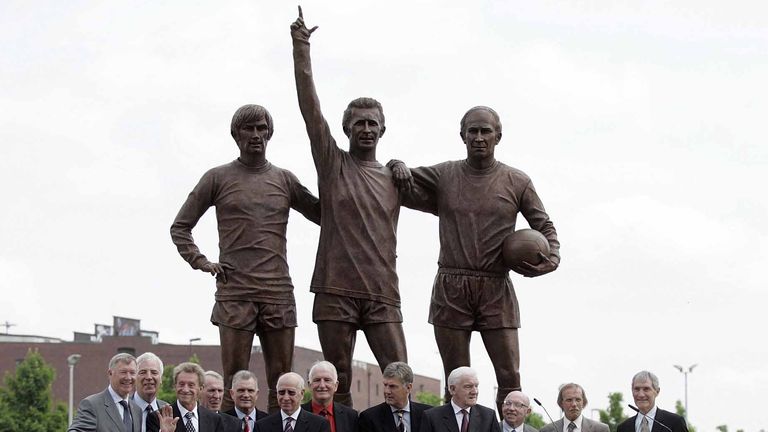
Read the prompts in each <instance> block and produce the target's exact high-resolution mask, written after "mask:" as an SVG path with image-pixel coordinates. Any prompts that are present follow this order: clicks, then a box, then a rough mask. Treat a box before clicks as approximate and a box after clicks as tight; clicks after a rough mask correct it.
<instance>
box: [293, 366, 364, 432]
mask: <svg viewBox="0 0 768 432" xmlns="http://www.w3.org/2000/svg"><path fill="white" fill-rule="evenodd" d="M308 383H309V390H310V391H311V392H312V399H311V400H310V401H309V402H307V403H305V404H303V405H301V408H302V409H305V410H307V411H309V412H311V413H312V414H316V415H319V416H320V417H325V419H326V420H328V423H329V424H330V425H331V432H357V411H355V410H353V409H352V408H350V407H348V406H346V405H344V404H341V403H334V402H333V395H334V394H336V390H337V389H338V388H339V374H338V373H337V372H336V366H334V365H333V364H332V363H331V362H328V361H325V360H323V361H319V362H316V363H315V364H314V365H312V368H311V369H309V379H308Z"/></svg>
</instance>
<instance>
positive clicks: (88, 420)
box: [67, 353, 141, 432]
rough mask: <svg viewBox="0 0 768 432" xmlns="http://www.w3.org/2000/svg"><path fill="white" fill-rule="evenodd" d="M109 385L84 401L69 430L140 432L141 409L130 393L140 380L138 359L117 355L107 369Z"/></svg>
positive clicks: (73, 431)
mask: <svg viewBox="0 0 768 432" xmlns="http://www.w3.org/2000/svg"><path fill="white" fill-rule="evenodd" d="M107 376H108V377H109V386H107V389H106V390H104V391H103V392H101V393H96V394H94V395H90V396H88V397H87V398H85V399H83V400H82V401H81V402H80V406H78V408H77V414H76V415H75V418H74V419H72V424H71V425H69V429H67V431H68V432H140V431H141V410H139V407H138V406H136V404H134V403H133V402H132V401H131V400H130V395H131V392H132V391H133V387H134V384H135V383H136V358H134V357H133V356H132V355H130V354H126V353H120V354H116V355H115V356H114V357H112V359H110V360H109V368H108V369H107Z"/></svg>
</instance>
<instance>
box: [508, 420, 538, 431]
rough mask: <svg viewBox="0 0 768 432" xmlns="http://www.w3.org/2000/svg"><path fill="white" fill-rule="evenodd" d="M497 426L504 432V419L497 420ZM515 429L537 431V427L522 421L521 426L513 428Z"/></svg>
mask: <svg viewBox="0 0 768 432" xmlns="http://www.w3.org/2000/svg"><path fill="white" fill-rule="evenodd" d="M499 428H501V431H502V432H504V420H502V421H500V422H499ZM515 430H516V431H520V430H522V432H539V430H538V429H536V428H535V427H533V426H531V425H529V424H528V423H523V427H522V428H518V429H515Z"/></svg>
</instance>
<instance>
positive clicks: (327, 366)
mask: <svg viewBox="0 0 768 432" xmlns="http://www.w3.org/2000/svg"><path fill="white" fill-rule="evenodd" d="M321 370H322V371H326V372H330V373H331V377H333V380H334V381H338V380H339V373H338V372H337V371H336V366H334V365H333V363H331V362H329V361H326V360H320V361H316V362H315V364H313V365H312V367H311V368H310V369H309V378H308V379H309V382H312V377H314V376H315V373H316V372H318V371H321Z"/></svg>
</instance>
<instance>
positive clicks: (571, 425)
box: [568, 422, 576, 432]
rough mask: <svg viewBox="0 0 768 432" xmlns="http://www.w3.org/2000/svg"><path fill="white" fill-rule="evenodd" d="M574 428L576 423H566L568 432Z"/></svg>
mask: <svg viewBox="0 0 768 432" xmlns="http://www.w3.org/2000/svg"><path fill="white" fill-rule="evenodd" d="M574 429H576V423H574V422H570V423H568V432H573V430H574Z"/></svg>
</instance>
